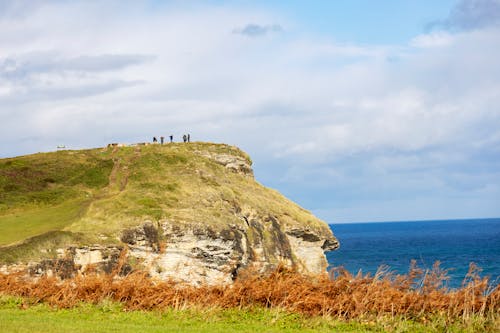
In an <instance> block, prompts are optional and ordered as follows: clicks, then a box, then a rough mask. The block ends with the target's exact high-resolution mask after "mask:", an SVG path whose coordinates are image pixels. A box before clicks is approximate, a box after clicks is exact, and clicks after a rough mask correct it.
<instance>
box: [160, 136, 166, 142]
mask: <svg viewBox="0 0 500 333" xmlns="http://www.w3.org/2000/svg"><path fill="white" fill-rule="evenodd" d="M163 140H165V138H164V137H162V136H160V143H161V144H163Z"/></svg>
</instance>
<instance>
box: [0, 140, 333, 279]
mask: <svg viewBox="0 0 500 333" xmlns="http://www.w3.org/2000/svg"><path fill="white" fill-rule="evenodd" d="M251 164H252V162H251V159H250V157H249V156H248V155H247V154H246V153H244V152H242V151H241V150H239V149H238V148H236V147H232V146H228V145H224V144H211V143H187V144H182V143H180V144H179V143H173V144H165V145H158V144H155V145H144V144H143V145H135V146H123V147H120V146H118V145H114V146H113V145H110V146H109V147H107V148H98V149H89V150H78V151H71V150H65V151H57V152H50V153H39V154H34V155H28V156H20V157H15V158H7V159H1V160H0V265H2V264H3V266H2V270H3V271H12V270H21V269H24V270H28V271H29V272H31V274H44V273H47V272H48V273H52V274H59V275H60V276H65V275H68V276H70V275H74V274H78V273H81V272H85V271H86V270H90V269H98V270H111V269H114V268H116V266H117V265H118V263H119V262H120V260H119V258H120V255H121V256H122V259H123V260H121V264H120V267H121V269H122V270H124V271H129V270H132V269H146V270H148V271H149V272H150V274H151V275H153V276H158V277H159V278H162V279H167V278H174V279H177V280H180V281H186V282H190V283H194V284H201V283H212V284H215V283H229V282H230V281H231V280H232V279H234V277H235V276H236V275H237V274H238V272H239V271H240V270H241V269H242V268H247V267H253V268H257V269H259V270H260V271H265V270H268V269H271V268H274V267H276V265H279V264H284V265H286V266H293V267H296V268H298V269H299V270H301V271H303V272H310V273H321V272H324V271H325V269H326V259H325V257H324V253H323V252H324V251H328V250H333V249H335V248H337V247H338V242H337V240H336V239H335V237H334V236H333V235H332V233H331V231H330V229H329V228H328V226H327V225H326V223H324V222H323V221H321V220H319V219H317V218H316V217H314V216H313V215H312V214H311V213H310V212H308V211H306V210H304V209H303V208H301V207H299V206H298V205H296V204H294V203H293V202H291V201H290V200H288V199H286V198H285V197H283V196H282V195H281V194H280V193H278V192H277V191H274V190H271V189H268V188H266V187H264V186H262V185H261V184H259V183H258V182H256V181H255V179H254V177H253V171H252V168H251ZM124 250H125V251H124ZM124 262H125V264H124Z"/></svg>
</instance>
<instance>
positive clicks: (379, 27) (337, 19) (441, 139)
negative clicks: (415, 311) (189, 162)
mask: <svg viewBox="0 0 500 333" xmlns="http://www.w3.org/2000/svg"><path fill="white" fill-rule="evenodd" d="M498 59H500V0H454V1H452V0H440V1H434V0H432V1H431V0H414V1H409V0H408V1H403V0H386V1H382V0H381V1H371V0H338V1H311V0H310V1H305V0H304V1H299V0H291V1H277V0H276V1H263V0H261V1H259V0H256V1H222V0H219V1H217V0H209V1H180V0H179V1H153V0H150V1H148V0H145V1H132V0H125V1H63V0H54V1H39V0H29V1H28V0H17V1H6V0H0V117H1V118H0V157H1V158H4V157H12V156H18V155H24V154H31V153H35V152H44V151H53V150H55V149H56V147H57V145H61V144H63V145H66V146H67V147H68V148H74V149H79V148H91V147H102V146H105V145H106V144H107V143H110V142H123V143H135V142H144V141H150V140H152V137H153V136H154V135H156V136H160V135H163V136H168V135H171V134H172V135H174V139H176V140H179V139H180V137H181V136H182V134H184V133H190V134H191V138H192V139H193V140H195V141H197V140H199V141H210V142H223V143H228V144H231V145H236V146H238V147H240V148H242V149H243V150H245V151H246V152H248V153H249V154H250V155H251V157H252V159H253V162H254V171H255V176H256V179H257V180H258V181H259V182H261V183H262V184H264V185H266V186H268V187H272V188H275V189H277V190H279V191H280V192H282V193H283V194H284V195H286V196H287V197H289V198H291V199H292V200H294V201H296V202H297V203H299V204H300V205H302V206H303V207H305V208H306V209H308V210H310V211H312V212H313V213H314V214H315V215H317V216H318V217H320V218H322V219H323V220H325V221H326V222H328V223H343V222H360V221H397V220H422V219H454V218H483V217H500V61H499V60H498Z"/></svg>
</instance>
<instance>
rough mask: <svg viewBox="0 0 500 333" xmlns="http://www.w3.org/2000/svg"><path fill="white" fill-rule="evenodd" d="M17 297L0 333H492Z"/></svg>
mask: <svg viewBox="0 0 500 333" xmlns="http://www.w3.org/2000/svg"><path fill="white" fill-rule="evenodd" d="M25 304H26V302H25V301H24V300H23V299H21V298H12V297H5V296H3V297H0V331H1V332H30V333H34V332H47V333H50V332H75V333H79V332H82V333H83V332H139V331H140V332H494V330H495V327H494V325H491V327H488V326H486V327H485V326H484V325H483V323H481V321H480V320H478V321H477V322H476V321H470V320H469V321H468V322H467V323H462V322H455V323H449V322H446V321H445V320H443V319H442V318H439V317H434V318H430V319H429V320H428V321H427V322H426V323H421V322H414V321H412V320H409V319H404V318H401V317H399V318H389V317H388V318H378V319H373V320H370V319H365V320H363V321H358V320H350V321H340V320H334V319H331V318H328V317H305V316H301V315H298V314H294V313H290V312H286V311H284V310H280V309H264V308H253V309H225V310H222V309H208V310H201V309H198V310H194V309H177V310H174V309H165V310H163V311H161V312H160V311H125V310H124V308H123V307H122V306H121V305H120V304H119V303H112V302H102V303H100V304H98V305H92V304H85V303H81V304H80V305H78V306H76V307H74V308H70V309H56V308H51V307H49V306H47V305H44V304H38V305H35V306H26V305H25Z"/></svg>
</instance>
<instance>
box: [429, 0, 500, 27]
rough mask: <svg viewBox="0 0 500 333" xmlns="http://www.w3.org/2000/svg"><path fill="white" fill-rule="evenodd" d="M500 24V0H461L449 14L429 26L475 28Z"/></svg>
mask: <svg viewBox="0 0 500 333" xmlns="http://www.w3.org/2000/svg"><path fill="white" fill-rule="evenodd" d="M499 24H500V0H461V1H460V2H459V3H458V4H457V5H456V6H455V7H453V8H452V10H451V11H450V14H449V16H448V17H447V18H446V19H444V20H440V21H435V22H432V23H430V24H429V26H428V28H430V29H432V28H436V27H437V28H445V29H449V30H458V31H464V30H473V29H478V28H484V27H489V26H498V25H499Z"/></svg>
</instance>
